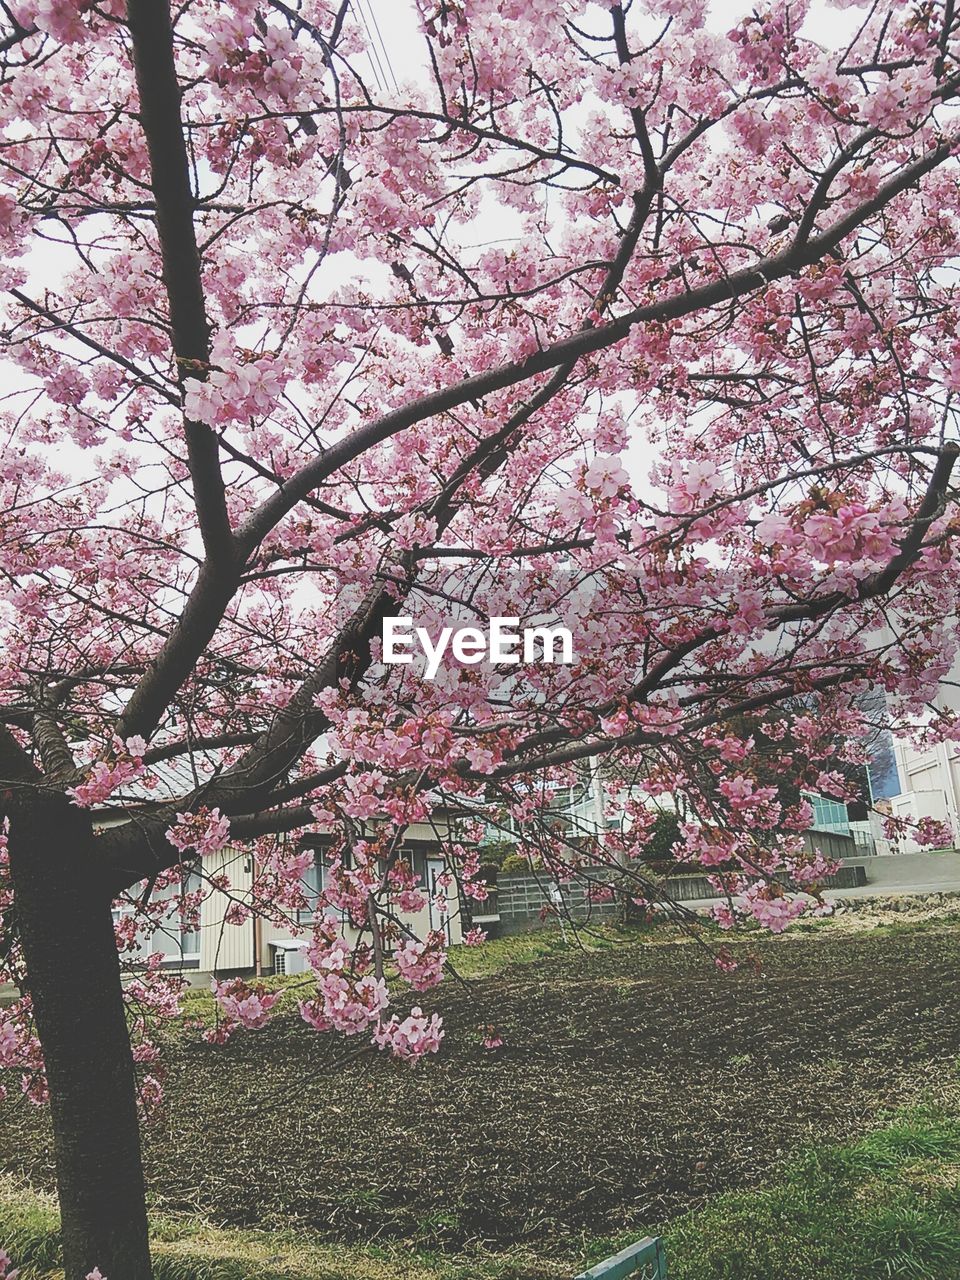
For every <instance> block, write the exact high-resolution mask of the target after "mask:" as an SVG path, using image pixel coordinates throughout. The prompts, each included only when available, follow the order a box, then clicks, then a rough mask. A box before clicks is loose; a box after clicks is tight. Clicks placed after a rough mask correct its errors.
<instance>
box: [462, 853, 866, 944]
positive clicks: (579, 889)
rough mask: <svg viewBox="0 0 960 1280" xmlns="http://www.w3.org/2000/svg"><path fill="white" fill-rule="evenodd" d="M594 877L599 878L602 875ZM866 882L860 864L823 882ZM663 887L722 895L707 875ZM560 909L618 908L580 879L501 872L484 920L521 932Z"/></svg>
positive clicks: (588, 912)
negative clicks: (594, 898)
mask: <svg viewBox="0 0 960 1280" xmlns="http://www.w3.org/2000/svg"><path fill="white" fill-rule="evenodd" d="M594 878H596V879H599V878H600V876H599V874H595V876H594ZM866 883H867V872H866V868H865V867H863V866H862V865H859V864H855V865H850V866H842V867H840V868H839V870H838V871H837V873H836V875H833V876H828V877H827V878H826V879H824V881H823V885H824V887H825V888H827V889H859V888H861V887H862V886H863V885H865V884H866ZM661 888H662V894H663V896H664V897H665V898H669V899H671V900H672V901H674V902H696V901H702V900H704V899H716V898H720V897H722V894H719V893H717V891H716V889H714V888H713V886H712V885H711V884H710V883H709V882H708V880H707V878H706V876H697V875H690V876H671V877H669V878H668V879H666V880H664V881H663V882H662V886H661ZM557 909H559V910H561V911H562V912H563V914H564V916H566V917H568V918H570V919H573V920H585V919H587V918H593V919H604V918H608V917H610V916H612V915H615V914H616V912H617V910H618V907H617V904H616V902H613V901H607V902H603V901H601V902H592V901H591V900H590V894H589V887H588V886H587V885H585V884H584V883H583V882H582V881H579V880H572V881H571V882H570V883H569V884H565V885H563V887H562V889H561V888H560V887H558V886H557V884H556V883H555V882H554V881H552V880H550V878H549V877H548V876H546V875H540V876H537V875H524V876H505V875H501V876H499V877H498V878H497V887H496V890H495V892H494V893H492V894H491V896H490V899H489V901H488V902H487V903H485V904H484V911H485V914H484V917H483V923H484V924H487V923H491V924H498V925H499V931H500V932H501V933H519V932H522V931H523V930H525V929H529V928H531V927H532V926H534V925H536V923H537V921H539V920H540V919H541V918H542V917H543V916H544V915H547V914H549V915H553V914H554V912H555V911H556V910H557Z"/></svg>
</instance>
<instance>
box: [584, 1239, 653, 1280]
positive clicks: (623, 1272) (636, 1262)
mask: <svg viewBox="0 0 960 1280" xmlns="http://www.w3.org/2000/svg"><path fill="white" fill-rule="evenodd" d="M628 1278H629V1280H667V1258H666V1255H665V1253H664V1252H663V1245H662V1244H661V1243H660V1237H659V1236H646V1237H645V1239H643V1240H638V1241H637V1243H636V1244H631V1245H628V1246H627V1248H626V1249H621V1251H620V1252H619V1253H615V1254H614V1255H613V1257H612V1258H606V1259H604V1261H603V1262H598V1263H597V1265H596V1266H595V1267H591V1268H590V1270H589V1271H584V1272H583V1273H582V1274H581V1275H579V1276H577V1280H628Z"/></svg>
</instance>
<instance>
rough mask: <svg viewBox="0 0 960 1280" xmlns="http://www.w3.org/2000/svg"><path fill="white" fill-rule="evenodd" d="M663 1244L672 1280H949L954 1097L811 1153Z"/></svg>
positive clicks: (952, 1268) (958, 1256)
mask: <svg viewBox="0 0 960 1280" xmlns="http://www.w3.org/2000/svg"><path fill="white" fill-rule="evenodd" d="M664 1235H665V1239H666V1245H667V1254H668V1257H669V1259H670V1276H671V1280H770V1278H771V1277H776V1280H811V1278H813V1280H888V1278H891V1280H892V1278H893V1277H914V1278H915V1280H956V1278H957V1277H958V1276H960V1098H958V1097H957V1096H953V1097H952V1098H951V1099H950V1101H949V1102H944V1103H941V1104H940V1105H938V1106H933V1105H929V1106H925V1107H921V1108H914V1109H912V1110H910V1111H907V1112H903V1113H900V1114H899V1115H897V1116H896V1117H895V1118H894V1119H893V1120H892V1121H891V1122H890V1123H889V1124H888V1125H887V1126H886V1127H884V1128H882V1129H878V1130H877V1131H876V1132H873V1133H870V1134H868V1135H867V1136H865V1137H864V1138H862V1139H861V1140H860V1141H858V1142H854V1143H850V1144H848V1145H845V1146H833V1147H831V1146H825V1147H822V1148H817V1149H813V1150H810V1151H808V1152H807V1153H805V1154H804V1155H802V1156H799V1157H797V1158H796V1159H795V1160H793V1161H791V1162H790V1163H789V1164H788V1165H787V1166H786V1168H785V1169H784V1172H783V1174H782V1177H781V1178H780V1179H778V1180H777V1181H776V1182H775V1183H774V1184H773V1185H771V1186H769V1187H767V1188H764V1189H763V1190H757V1191H750V1192H740V1193H737V1194H732V1195H722V1196H718V1197H716V1198H715V1199H714V1200H713V1201H712V1202H711V1203H710V1204H709V1205H708V1206H707V1207H706V1208H705V1209H704V1210H702V1211H701V1212H699V1213H691V1214H687V1215H686V1216H684V1217H682V1218H680V1219H678V1220H677V1221H676V1222H674V1223H672V1224H671V1225H670V1226H669V1227H668V1228H667V1230H666V1231H665V1233H664Z"/></svg>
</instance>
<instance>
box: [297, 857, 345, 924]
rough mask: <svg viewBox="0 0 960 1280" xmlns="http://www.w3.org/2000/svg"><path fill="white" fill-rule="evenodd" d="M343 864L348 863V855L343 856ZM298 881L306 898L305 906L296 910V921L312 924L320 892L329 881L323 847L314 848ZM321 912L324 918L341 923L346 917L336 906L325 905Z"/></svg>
mask: <svg viewBox="0 0 960 1280" xmlns="http://www.w3.org/2000/svg"><path fill="white" fill-rule="evenodd" d="M343 865H344V866H345V867H346V866H349V865H350V858H349V855H345V856H344V859H343ZM300 883H301V885H302V887H303V896H304V897H305V898H306V900H307V906H306V907H305V908H304V909H303V910H302V911H298V912H297V921H298V923H299V924H313V922H314V919H315V918H316V914H317V904H318V900H319V898H320V894H321V893H322V892H323V890H324V889H326V888H327V885H328V883H329V868H328V866H327V862H326V856H325V851H324V850H323V849H315V850H314V853H313V862H312V863H311V864H310V866H309V867H307V869H306V871H305V872H304V873H303V878H302V880H301V882H300ZM323 914H324V917H325V918H326V919H328V920H331V919H332V920H336V921H338V922H341V923H342V922H343V921H344V920H346V918H347V913H346V912H345V911H340V910H338V909H337V908H336V907H325V908H324V911H323Z"/></svg>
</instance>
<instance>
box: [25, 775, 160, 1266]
mask: <svg viewBox="0 0 960 1280" xmlns="http://www.w3.org/2000/svg"><path fill="white" fill-rule="evenodd" d="M94 839H95V837H94V835H93V832H92V829H91V825H90V821H89V818H88V815H87V814H85V813H83V812H81V811H79V810H78V809H76V808H74V807H72V806H71V805H69V804H68V803H67V802H66V800H65V799H63V798H62V797H59V796H45V797H43V798H41V799H39V800H37V799H34V800H33V801H32V803H29V804H27V805H25V806H24V807H23V808H22V809H21V810H20V812H18V813H11V822H10V867H11V873H12V876H13V882H14V889H15V895H16V911H17V919H18V921H19V927H20V934H21V937H22V940H23V950H24V957H25V960H26V966H27V978H28V984H29V989H30V994H31V995H32V997H33V1004H34V1012H35V1016H36V1024H37V1030H38V1033H39V1036H40V1042H41V1045H42V1046H43V1056H44V1061H45V1063H46V1070H47V1078H48V1081H49V1086H50V1110H51V1116H52V1122H53V1134H54V1151H55V1156H56V1166H57V1190H58V1193H59V1198H60V1214H61V1220H62V1228H63V1251H64V1273H65V1276H66V1280H84V1277H85V1276H86V1275H87V1274H88V1272H90V1271H92V1270H93V1268H94V1267H99V1268H100V1271H101V1273H102V1274H103V1275H104V1276H106V1277H107V1278H108V1280H152V1271H151V1266H150V1250H149V1244H148V1239H147V1213H146V1202H145V1196H144V1182H143V1167H142V1164H141V1160H140V1133H139V1123H138V1118H137V1103H136V1079H135V1075H134V1066H133V1057H132V1054H131V1050H130V1039H129V1035H128V1032H127V1025H126V1018H125V1014H124V1006H123V998H122V990H121V985H120V965H119V960H118V956H117V948H116V943H115V941H114V933H113V923H112V919H111V914H110V901H109V898H108V896H107V894H106V893H105V892H104V891H103V890H102V889H99V888H98V887H97V886H96V885H95V883H94V878H93V876H92V874H91V868H92V864H93V858H92V856H91V855H92V853H93V842H94Z"/></svg>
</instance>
